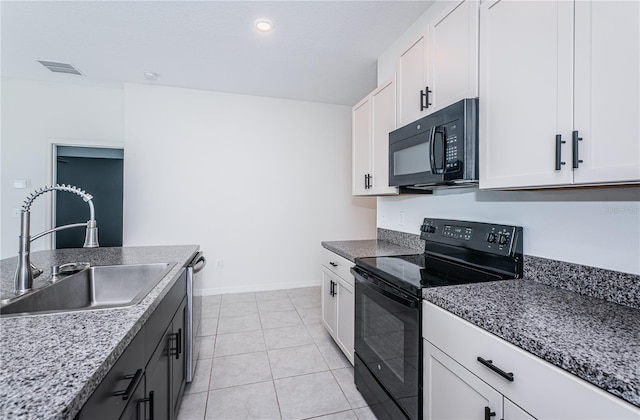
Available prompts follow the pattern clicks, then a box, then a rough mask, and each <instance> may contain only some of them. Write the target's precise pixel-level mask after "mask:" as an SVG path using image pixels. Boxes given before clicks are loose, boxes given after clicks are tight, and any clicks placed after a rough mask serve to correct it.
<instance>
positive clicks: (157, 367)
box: [76, 271, 187, 420]
mask: <svg viewBox="0 0 640 420" xmlns="http://www.w3.org/2000/svg"><path fill="white" fill-rule="evenodd" d="M186 295H187V288H186V271H185V272H183V273H182V274H181V276H180V279H179V280H178V282H176V284H175V285H174V286H173V287H172V288H171V290H170V291H169V293H168V294H167V296H165V298H164V299H163V300H162V302H160V305H158V307H157V308H156V310H155V311H154V312H153V314H152V315H151V317H150V318H149V320H148V321H147V322H146V324H145V325H144V326H143V327H142V329H141V330H140V331H139V332H138V334H137V335H136V336H135V338H134V339H133V341H132V342H131V344H129V346H128V347H127V349H126V350H125V351H124V353H123V354H122V355H121V356H120V358H119V359H118V361H117V362H116V364H115V365H114V366H113V367H112V368H111V370H110V371H109V373H107V376H106V377H105V378H104V379H103V381H102V382H101V383H100V385H98V388H96V390H95V391H94V393H93V394H92V395H91V397H89V400H88V401H87V402H86V404H85V405H84V406H83V407H82V410H81V411H80V412H79V413H78V415H77V416H76V420H85V419H86V420H96V419H105V420H107V419H109V420H112V419H120V420H171V419H175V418H176V417H177V415H178V409H179V407H180V401H181V399H182V394H183V393H184V386H185V383H186V372H187V371H186V354H185V348H186V346H185V344H186V342H185V340H186V337H185V326H186V325H185V322H186V316H185V315H186Z"/></svg>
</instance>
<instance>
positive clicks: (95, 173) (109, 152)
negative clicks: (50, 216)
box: [53, 145, 124, 249]
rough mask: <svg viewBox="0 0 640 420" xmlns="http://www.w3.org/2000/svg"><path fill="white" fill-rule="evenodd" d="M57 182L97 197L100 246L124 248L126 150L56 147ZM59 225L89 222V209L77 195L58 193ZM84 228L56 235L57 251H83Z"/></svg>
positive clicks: (56, 221) (55, 245)
mask: <svg viewBox="0 0 640 420" xmlns="http://www.w3.org/2000/svg"><path fill="white" fill-rule="evenodd" d="M54 156H55V162H54V168H55V169H54V183H56V184H66V185H74V186H76V187H79V188H81V189H83V190H84V191H86V192H87V193H88V194H91V195H92V196H93V200H92V201H93V204H94V207H95V211H96V221H97V223H98V232H99V235H98V240H99V242H100V246H101V247H104V246H122V236H123V217H124V216H123V197H124V194H123V187H124V150H123V149H117V148H102V147H77V146H61V145H54ZM53 206H54V214H55V226H62V225H65V224H69V223H79V222H86V221H87V220H89V219H88V217H89V208H88V207H87V204H86V203H84V202H83V201H82V200H79V199H78V197H77V196H74V195H73V194H69V193H66V192H61V191H57V192H56V194H55V198H54V204H53ZM84 234H85V231H84V229H68V230H63V231H60V232H56V234H55V240H54V248H55V249H62V248H82V245H83V244H84Z"/></svg>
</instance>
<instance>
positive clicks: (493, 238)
mask: <svg viewBox="0 0 640 420" xmlns="http://www.w3.org/2000/svg"><path fill="white" fill-rule="evenodd" d="M497 240H498V236H497V235H496V234H495V233H493V232H489V234H488V235H487V242H489V243H490V244H495V243H496V241H497Z"/></svg>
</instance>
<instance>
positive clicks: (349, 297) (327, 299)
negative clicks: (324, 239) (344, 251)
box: [322, 248, 355, 364]
mask: <svg viewBox="0 0 640 420" xmlns="http://www.w3.org/2000/svg"><path fill="white" fill-rule="evenodd" d="M322 252H323V254H322V255H323V258H322V323H323V324H324V326H325V328H326V329H327V331H329V334H331V337H333V339H334V341H335V342H336V344H338V347H340V349H341V350H342V352H343V353H344V354H345V356H347V359H349V362H351V364H353V344H354V343H353V339H354V316H355V311H354V307H355V297H354V295H353V288H354V284H353V282H354V280H353V276H352V275H351V273H350V272H349V270H350V269H351V267H353V266H354V264H353V263H352V262H351V261H349V260H347V259H346V258H343V257H341V256H339V255H337V254H335V253H333V252H331V251H328V250H326V249H324V248H323V249H322Z"/></svg>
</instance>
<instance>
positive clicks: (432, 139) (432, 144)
mask: <svg viewBox="0 0 640 420" xmlns="http://www.w3.org/2000/svg"><path fill="white" fill-rule="evenodd" d="M429 164H430V165H431V173H432V174H435V173H436V171H437V169H436V126H435V125H434V126H433V127H431V131H430V132H429Z"/></svg>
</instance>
